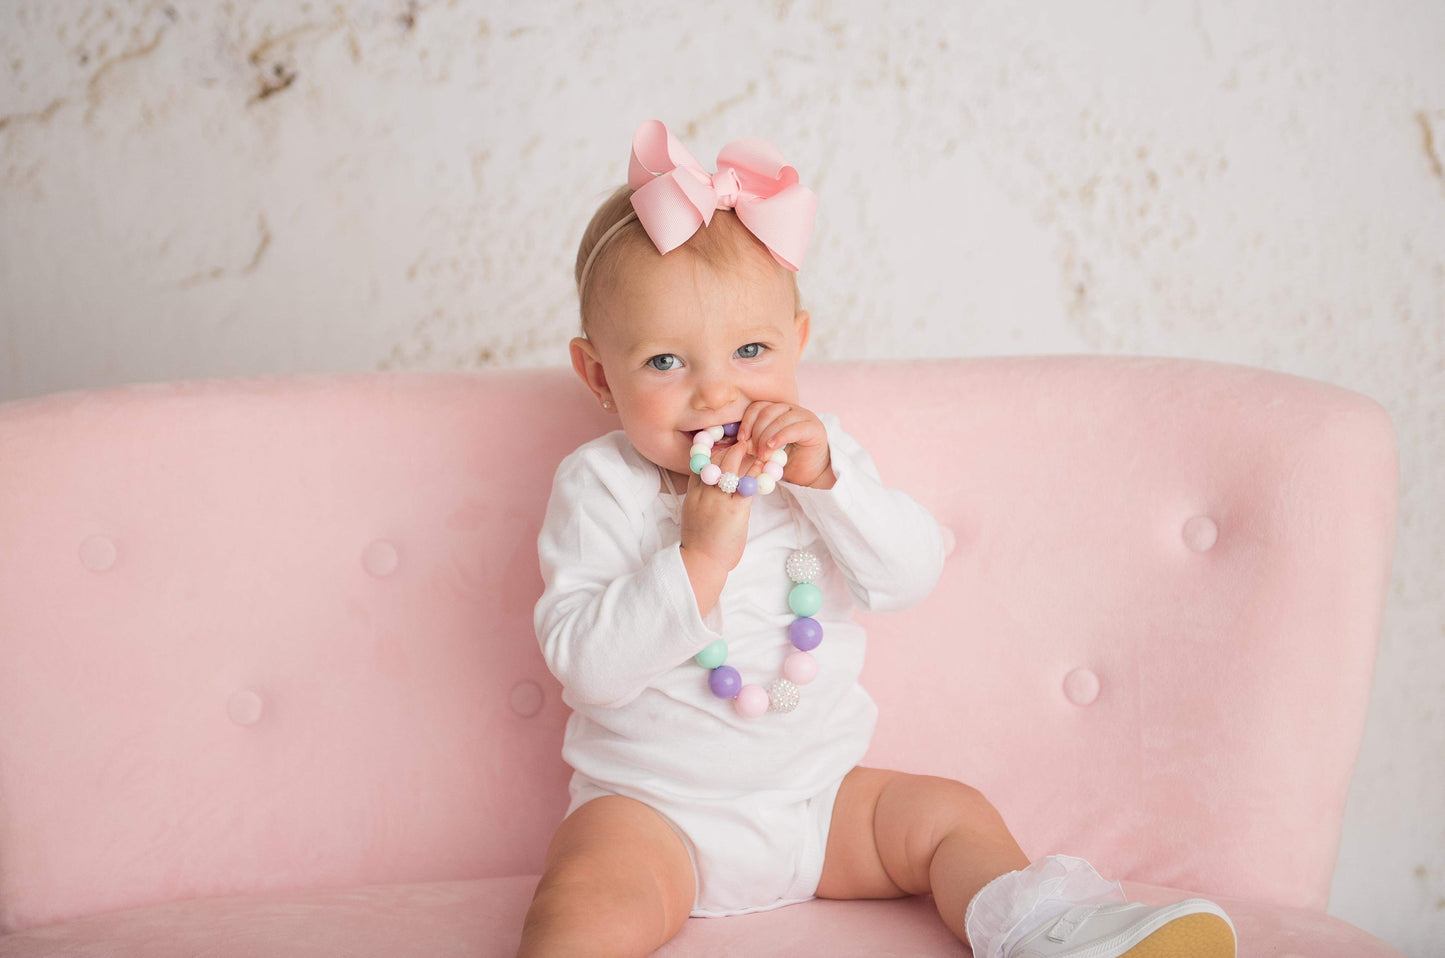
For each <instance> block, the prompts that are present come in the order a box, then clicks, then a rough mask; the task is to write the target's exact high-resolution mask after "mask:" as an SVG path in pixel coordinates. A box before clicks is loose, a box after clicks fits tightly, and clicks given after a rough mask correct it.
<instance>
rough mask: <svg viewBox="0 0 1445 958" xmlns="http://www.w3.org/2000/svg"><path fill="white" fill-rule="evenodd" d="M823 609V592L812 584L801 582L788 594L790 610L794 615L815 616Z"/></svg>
mask: <svg viewBox="0 0 1445 958" xmlns="http://www.w3.org/2000/svg"><path fill="white" fill-rule="evenodd" d="M822 607H823V590H822V589H819V588H818V587H817V586H815V585H813V583H811V582H799V583H798V584H797V585H795V586H793V591H791V592H789V593H788V608H790V609H792V610H793V614H794V615H800V616H805V617H806V616H811V615H815V614H816V613H817V611H818V610H819V609H821V608H822Z"/></svg>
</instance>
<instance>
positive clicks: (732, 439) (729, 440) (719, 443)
mask: <svg viewBox="0 0 1445 958" xmlns="http://www.w3.org/2000/svg"><path fill="white" fill-rule="evenodd" d="M718 425H719V426H722V427H723V428H724V429H727V430H728V432H731V433H732V434H733V435H731V436H729V435H727V434H724V435H723V437H722V438H721V439H718V440H716V441H714V442H713V448H715V449H726V448H727V447H728V446H731V445H734V444H735V443H736V442H737V441H738V440H737V427H738V426H740V425H741V423H737V422H732V423H718ZM729 427H731V428H729ZM708 428H710V427H708V426H704V427H702V428H701V429H692V430H686V429H684V430H682V433H683V435H685V436H687V438H688V440H689V441H691V440H692V438H693V437H694V436H696V435H697V434H698V433H700V432H705V431H706V430H707V429H708Z"/></svg>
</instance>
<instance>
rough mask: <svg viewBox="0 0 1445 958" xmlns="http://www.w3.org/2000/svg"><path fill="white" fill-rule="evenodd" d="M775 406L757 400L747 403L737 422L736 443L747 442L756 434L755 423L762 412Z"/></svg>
mask: <svg viewBox="0 0 1445 958" xmlns="http://www.w3.org/2000/svg"><path fill="white" fill-rule="evenodd" d="M773 405H775V403H770V402H766V401H764V400H761V399H760V400H758V401H757V402H754V403H749V404H748V408H747V409H746V410H744V411H743V418H742V419H740V420H738V442H747V441H748V440H749V439H751V438H753V436H754V435H755V434H756V433H757V425H756V424H757V421H758V416H760V415H761V414H762V413H763V411H764V410H766V409H768V408H769V407H771V406H773Z"/></svg>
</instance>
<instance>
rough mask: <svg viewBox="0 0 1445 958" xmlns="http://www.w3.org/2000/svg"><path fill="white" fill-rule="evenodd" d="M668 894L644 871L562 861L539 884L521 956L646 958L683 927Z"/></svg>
mask: <svg viewBox="0 0 1445 958" xmlns="http://www.w3.org/2000/svg"><path fill="white" fill-rule="evenodd" d="M667 891H668V890H667V889H664V888H662V887H661V886H660V885H659V882H658V880H657V877H656V875H655V874H654V873H653V871H652V870H651V869H649V868H646V867H640V863H635V867H631V868H620V867H617V863H616V862H599V861H596V860H593V859H585V858H577V859H561V860H558V861H555V862H553V863H552V864H551V865H550V866H549V868H548V870H547V873H546V874H544V875H543V876H542V879H541V881H539V882H538V883H537V890H536V893H535V894H534V896H533V898H532V905H531V907H530V908H529V909H528V911H527V919H526V924H525V925H524V928H523V934H522V942H523V946H524V947H523V949H522V951H521V952H520V954H521V955H523V956H527V955H533V954H535V955H578V956H584V955H585V956H589V958H602V956H607V958H611V956H618V958H623V956H631V955H649V954H651V953H652V952H653V951H654V950H655V949H657V948H658V947H660V946H661V945H662V944H663V943H665V942H666V941H667V940H668V939H670V938H671V937H672V936H673V935H674V934H676V932H677V931H678V930H679V929H680V928H681V925H682V922H683V921H684V920H686V918H687V915H685V914H684V915H681V916H680V917H679V916H677V915H675V914H673V911H674V909H673V908H671V907H670V902H669V900H668V894H667Z"/></svg>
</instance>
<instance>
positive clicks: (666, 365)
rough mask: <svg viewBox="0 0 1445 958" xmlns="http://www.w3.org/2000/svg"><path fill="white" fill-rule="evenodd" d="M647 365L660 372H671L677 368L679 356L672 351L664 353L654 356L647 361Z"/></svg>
mask: <svg viewBox="0 0 1445 958" xmlns="http://www.w3.org/2000/svg"><path fill="white" fill-rule="evenodd" d="M647 365H649V366H651V367H652V368H653V369H655V370H657V371H658V372H660V373H665V372H669V371H671V370H674V369H676V368H677V357H676V356H674V355H673V354H672V353H663V354H662V355H660V356H653V357H652V358H651V359H649V360H648V361H647Z"/></svg>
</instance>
